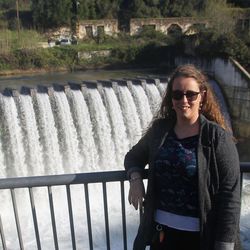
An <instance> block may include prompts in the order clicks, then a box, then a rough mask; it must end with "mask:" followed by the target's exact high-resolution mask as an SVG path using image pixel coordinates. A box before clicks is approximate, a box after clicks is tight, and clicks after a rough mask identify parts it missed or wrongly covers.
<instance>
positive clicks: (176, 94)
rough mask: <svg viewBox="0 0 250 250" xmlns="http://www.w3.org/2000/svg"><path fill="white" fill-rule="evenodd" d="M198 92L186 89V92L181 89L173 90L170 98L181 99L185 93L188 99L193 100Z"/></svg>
mask: <svg viewBox="0 0 250 250" xmlns="http://www.w3.org/2000/svg"><path fill="white" fill-rule="evenodd" d="M199 94H200V92H195V91H192V90H188V91H186V93H185V92H183V91H181V90H173V92H172V99H174V100H176V101H180V100H182V98H183V97H184V95H185V96H186V98H187V100H188V101H195V100H196V99H197V97H198V95H199Z"/></svg>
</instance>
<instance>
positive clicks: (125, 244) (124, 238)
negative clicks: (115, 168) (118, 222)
mask: <svg viewBox="0 0 250 250" xmlns="http://www.w3.org/2000/svg"><path fill="white" fill-rule="evenodd" d="M120 184H121V206H122V231H123V249H124V250H127V248H128V246H127V225H126V210H125V192H124V181H121V182H120Z"/></svg>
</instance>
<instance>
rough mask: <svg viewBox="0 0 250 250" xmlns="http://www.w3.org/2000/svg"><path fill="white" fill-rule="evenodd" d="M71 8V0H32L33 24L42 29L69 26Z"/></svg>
mask: <svg viewBox="0 0 250 250" xmlns="http://www.w3.org/2000/svg"><path fill="white" fill-rule="evenodd" d="M71 6H72V2H71V0H53V1H50V0H32V5H31V8H32V13H33V19H34V24H35V25H36V26H37V27H38V28H42V29H46V28H51V27H57V26H60V25H64V24H70V21H71V15H72V13H71Z"/></svg>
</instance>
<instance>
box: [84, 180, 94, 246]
mask: <svg viewBox="0 0 250 250" xmlns="http://www.w3.org/2000/svg"><path fill="white" fill-rule="evenodd" d="M84 193H85V204H86V214H87V223H88V234H89V249H90V250H93V237H92V226H91V216H90V205H89V189H88V184H87V183H84Z"/></svg>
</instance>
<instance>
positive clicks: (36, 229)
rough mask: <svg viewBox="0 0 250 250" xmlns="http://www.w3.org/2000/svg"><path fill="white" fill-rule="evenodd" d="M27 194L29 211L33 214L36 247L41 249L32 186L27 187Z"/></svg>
mask: <svg viewBox="0 0 250 250" xmlns="http://www.w3.org/2000/svg"><path fill="white" fill-rule="evenodd" d="M29 195H30V205H31V211H32V215H33V223H34V229H35V234H36V244H37V249H38V250H41V242H40V236H39V229H38V223H37V217H36V207H35V202H34V196H33V191H32V188H29Z"/></svg>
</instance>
